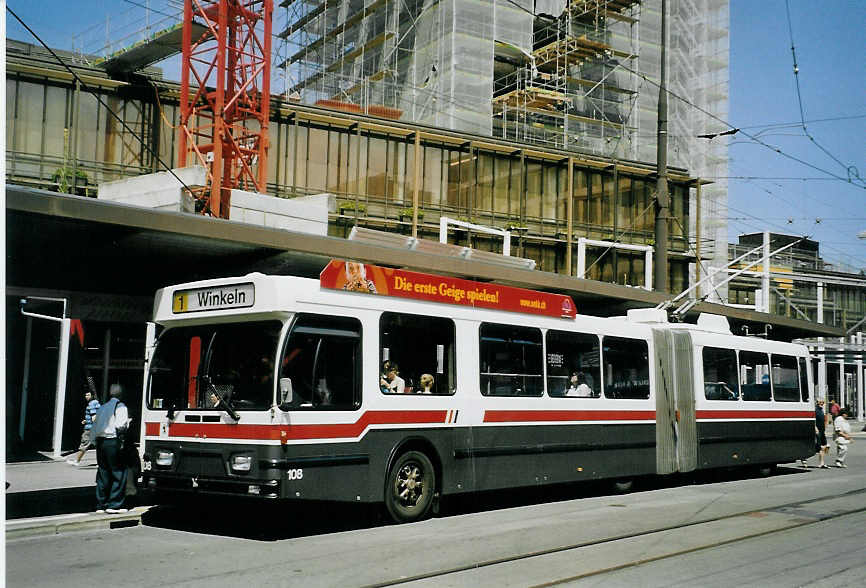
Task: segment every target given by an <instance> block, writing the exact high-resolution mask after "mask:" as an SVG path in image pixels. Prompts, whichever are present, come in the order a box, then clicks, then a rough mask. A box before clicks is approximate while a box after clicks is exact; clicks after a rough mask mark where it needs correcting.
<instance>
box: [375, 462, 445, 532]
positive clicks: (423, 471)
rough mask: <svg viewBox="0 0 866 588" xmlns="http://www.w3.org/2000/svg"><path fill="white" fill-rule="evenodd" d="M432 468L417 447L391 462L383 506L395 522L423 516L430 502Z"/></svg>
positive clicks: (427, 510) (432, 483)
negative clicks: (416, 449)
mask: <svg viewBox="0 0 866 588" xmlns="http://www.w3.org/2000/svg"><path fill="white" fill-rule="evenodd" d="M435 491H436V472H435V471H434V470H433V464H432V463H431V462H430V459H429V458H428V457H427V456H426V455H424V454H423V453H421V452H420V451H407V452H406V453H404V454H403V455H401V456H400V457H399V458H397V461H395V462H394V465H393V466H392V467H391V470H390V471H389V472H388V478H387V481H386V483H385V507H386V508H387V509H388V514H390V515H391V518H393V519H394V520H395V521H397V522H398V523H407V522H411V521H417V520H420V519H422V518H424V517H425V516H426V515H427V513H428V512H429V511H430V507H431V506H432V504H433V494H434V492H435Z"/></svg>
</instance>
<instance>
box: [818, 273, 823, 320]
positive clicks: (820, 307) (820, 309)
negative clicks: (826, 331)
mask: <svg viewBox="0 0 866 588" xmlns="http://www.w3.org/2000/svg"><path fill="white" fill-rule="evenodd" d="M817 302H818V324H821V325H823V324H824V282H818V301H817Z"/></svg>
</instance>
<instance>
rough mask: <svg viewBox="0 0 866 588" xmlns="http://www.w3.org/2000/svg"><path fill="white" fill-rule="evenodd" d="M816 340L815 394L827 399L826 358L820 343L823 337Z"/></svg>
mask: <svg viewBox="0 0 866 588" xmlns="http://www.w3.org/2000/svg"><path fill="white" fill-rule="evenodd" d="M819 322H820V321H819ZM818 341H819V346H818V393H817V394H816V396H817V397H818V398H823V399H824V400H827V358H826V356H825V354H824V346H823V345H820V343H822V342H823V341H824V337H818Z"/></svg>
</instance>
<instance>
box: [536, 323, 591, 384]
mask: <svg viewBox="0 0 866 588" xmlns="http://www.w3.org/2000/svg"><path fill="white" fill-rule="evenodd" d="M547 394H548V396H569V397H578V398H598V397H599V396H601V350H600V348H599V343H598V337H597V336H596V335H589V334H586V333H569V332H566V331H548V332H547Z"/></svg>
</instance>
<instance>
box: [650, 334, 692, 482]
mask: <svg viewBox="0 0 866 588" xmlns="http://www.w3.org/2000/svg"><path fill="white" fill-rule="evenodd" d="M653 343H654V347H655V379H656V382H655V390H656V473H659V474H670V473H672V472H677V471H679V472H688V471H692V470H694V469H695V468H696V467H697V433H696V425H695V398H694V386H693V380H694V374H693V371H694V367H693V353H692V342H691V336H690V335H689V333H688V332H675V331H672V330H670V329H654V330H653Z"/></svg>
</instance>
